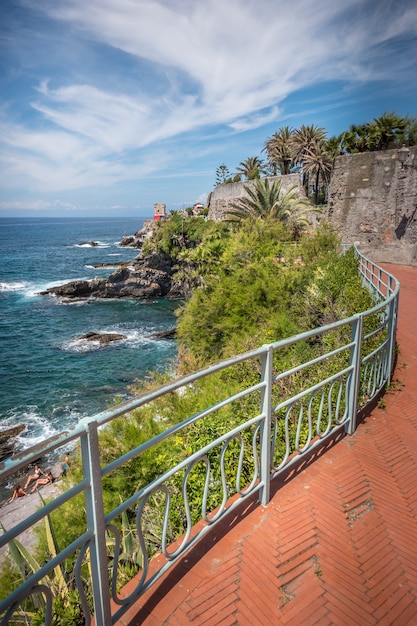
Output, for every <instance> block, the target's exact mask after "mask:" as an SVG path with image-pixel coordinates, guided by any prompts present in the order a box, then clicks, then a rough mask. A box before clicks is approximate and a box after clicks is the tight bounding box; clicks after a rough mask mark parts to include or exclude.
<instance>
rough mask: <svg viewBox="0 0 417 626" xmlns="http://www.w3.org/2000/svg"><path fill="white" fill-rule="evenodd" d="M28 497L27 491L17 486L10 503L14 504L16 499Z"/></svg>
mask: <svg viewBox="0 0 417 626" xmlns="http://www.w3.org/2000/svg"><path fill="white" fill-rule="evenodd" d="M27 495H28V494H27V493H26V491H25V490H24V489H23V488H22V487H21V486H20V485H16V487H15V488H14V489H13V495H12V497H11V498H10V499H9V500H8V502H13V500H15V499H16V498H21V497H22V496H27Z"/></svg>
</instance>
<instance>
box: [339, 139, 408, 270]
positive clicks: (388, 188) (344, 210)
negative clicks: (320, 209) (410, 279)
mask: <svg viewBox="0 0 417 626" xmlns="http://www.w3.org/2000/svg"><path fill="white" fill-rule="evenodd" d="M413 156H414V163H415V165H414V166H412V167H410V166H407V165H406V166H404V168H402V167H401V164H400V162H399V161H398V158H397V151H396V150H387V151H384V152H366V153H363V154H351V155H344V156H341V157H338V158H337V159H336V160H335V163H334V170H333V173H332V179H331V185H330V190H329V202H328V217H329V219H330V221H331V222H332V223H333V224H334V225H335V227H336V228H337V230H338V232H339V233H340V235H341V237H342V241H343V242H346V243H356V244H357V245H358V247H359V249H360V251H361V252H363V253H364V254H366V255H367V256H369V257H370V258H371V259H372V260H373V261H376V262H378V261H381V262H384V261H385V262H389V263H404V264H408V265H417V215H416V213H417V146H414V147H412V148H410V157H411V158H413ZM410 160H411V159H410Z"/></svg>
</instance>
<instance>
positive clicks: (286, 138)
mask: <svg viewBox="0 0 417 626" xmlns="http://www.w3.org/2000/svg"><path fill="white" fill-rule="evenodd" d="M293 132H294V130H293V129H292V128H290V127H289V126H283V127H282V128H280V129H279V130H277V132H276V133H274V134H273V135H272V137H270V138H269V139H267V140H266V142H265V144H264V147H263V152H266V155H267V159H268V162H269V164H270V166H271V169H272V174H273V175H274V176H276V174H277V172H280V173H281V174H289V173H290V171H291V166H292V162H293V161H292V150H291V136H292V134H293Z"/></svg>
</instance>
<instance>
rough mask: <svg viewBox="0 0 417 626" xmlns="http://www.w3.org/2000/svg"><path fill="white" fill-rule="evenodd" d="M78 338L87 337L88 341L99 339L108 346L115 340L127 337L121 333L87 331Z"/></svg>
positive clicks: (101, 343)
mask: <svg viewBox="0 0 417 626" xmlns="http://www.w3.org/2000/svg"><path fill="white" fill-rule="evenodd" d="M78 339H85V340H86V341H98V342H99V343H100V345H102V346H106V345H107V344H109V343H112V342H113V341H122V339H127V337H126V335H121V334H120V333H94V332H90V333H86V334H85V335H82V336H81V337H78Z"/></svg>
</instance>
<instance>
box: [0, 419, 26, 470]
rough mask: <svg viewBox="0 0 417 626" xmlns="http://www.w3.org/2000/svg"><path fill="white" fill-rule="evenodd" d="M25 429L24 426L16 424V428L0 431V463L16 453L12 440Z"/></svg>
mask: <svg viewBox="0 0 417 626" xmlns="http://www.w3.org/2000/svg"><path fill="white" fill-rule="evenodd" d="M25 428H26V426H25V424H18V425H17V426H11V427H10V428H6V429H4V430H0V462H1V461H3V460H4V459H7V458H8V457H10V456H12V455H13V454H14V453H15V452H16V447H15V442H14V438H15V437H17V436H18V435H20V433H21V432H22V431H24V430H25Z"/></svg>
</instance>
